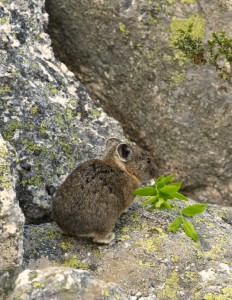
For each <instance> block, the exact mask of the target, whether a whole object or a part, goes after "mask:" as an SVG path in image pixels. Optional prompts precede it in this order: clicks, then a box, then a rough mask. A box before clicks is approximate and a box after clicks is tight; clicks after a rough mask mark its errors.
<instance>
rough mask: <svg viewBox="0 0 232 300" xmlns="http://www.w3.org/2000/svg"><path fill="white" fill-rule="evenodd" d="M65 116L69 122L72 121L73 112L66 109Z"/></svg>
mask: <svg viewBox="0 0 232 300" xmlns="http://www.w3.org/2000/svg"><path fill="white" fill-rule="evenodd" d="M66 114H67V119H68V120H69V121H72V120H73V111H72V109H71V108H67V109H66Z"/></svg>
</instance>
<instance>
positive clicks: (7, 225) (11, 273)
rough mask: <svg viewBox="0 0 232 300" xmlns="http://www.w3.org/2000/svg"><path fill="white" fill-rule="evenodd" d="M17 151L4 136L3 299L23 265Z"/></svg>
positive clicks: (0, 166) (0, 147)
mask: <svg viewBox="0 0 232 300" xmlns="http://www.w3.org/2000/svg"><path fill="white" fill-rule="evenodd" d="M15 161H16V153H15V150H14V149H13V148H12V147H11V146H10V145H9V144H8V143H6V142H5V141H4V140H3V138H2V136H1V134H0V299H3V297H5V294H6V293H7V292H9V291H10V290H11V287H12V284H13V282H14V280H15V276H16V275H17V272H18V270H19V267H20V266H21V264H22V261H23V225H24V216H23V213H22V211H21V209H20V208H19V204H18V199H17V197H16V192H15V185H16V178H17V174H16V173H17V172H16V169H15V166H16V163H15Z"/></svg>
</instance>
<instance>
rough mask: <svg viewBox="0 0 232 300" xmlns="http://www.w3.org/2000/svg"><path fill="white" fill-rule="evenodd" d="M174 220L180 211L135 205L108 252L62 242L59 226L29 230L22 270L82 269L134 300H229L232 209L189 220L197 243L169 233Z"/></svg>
mask: <svg viewBox="0 0 232 300" xmlns="http://www.w3.org/2000/svg"><path fill="white" fill-rule="evenodd" d="M193 203H194V202H193V201H191V200H190V201H189V204H193ZM175 216H177V212H176V211H167V210H160V211H159V210H155V211H148V210H146V209H145V208H144V207H142V206H141V202H135V203H134V204H133V205H132V206H131V207H130V208H129V211H128V213H127V214H124V215H123V216H122V217H121V219H120V220H119V221H118V223H117V226H116V228H115V233H116V239H115V241H114V243H112V244H110V245H107V246H103V245H98V244H94V243H92V242H91V239H88V238H80V237H78V238H77V237H68V236H62V235H61V234H60V232H59V230H58V227H57V226H56V225H55V224H40V225H27V226H26V228H25V239H24V245H25V255H24V264H23V266H24V268H29V269H31V270H37V269H43V268H48V267H51V266H54V265H55V266H57V267H61V266H62V267H69V268H70V267H72V268H76V269H84V270H87V271H89V272H91V273H92V274H93V275H94V276H95V277H96V278H98V279H100V280H103V281H104V282H106V283H107V282H114V283H115V284H117V285H118V286H120V288H121V289H122V291H123V292H124V293H125V294H126V295H128V298H129V299H135V300H136V299H141V297H142V299H148V300H155V299H159V300H175V299H176V300H177V299H178V300H186V299H189V300H200V299H205V300H206V299H231V298H232V284H231V274H232V265H231V261H232V239H231V232H232V222H231V216H232V208H230V207H227V208H222V207H217V206H216V205H209V206H208V208H207V210H206V212H204V213H203V214H202V215H199V216H195V217H193V218H189V220H191V222H192V223H193V224H194V225H195V227H196V230H197V232H198V234H199V237H200V240H199V241H198V242H194V241H193V240H191V239H190V238H189V237H187V236H186V234H185V233H184V231H183V228H181V230H180V231H178V232H177V233H169V232H168V231H167V227H168V225H169V224H170V223H171V222H172V221H173V219H174V217H175ZM106 299H107V298H106Z"/></svg>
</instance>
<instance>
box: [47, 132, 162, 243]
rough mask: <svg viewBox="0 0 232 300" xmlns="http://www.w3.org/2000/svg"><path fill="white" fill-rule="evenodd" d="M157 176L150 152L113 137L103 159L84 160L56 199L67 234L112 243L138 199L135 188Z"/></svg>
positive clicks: (56, 214) (55, 212) (57, 213)
mask: <svg viewBox="0 0 232 300" xmlns="http://www.w3.org/2000/svg"><path fill="white" fill-rule="evenodd" d="M156 176H157V167H156V165H155V163H154V162H153V159H152V157H151V155H150V153H149V152H146V151H143V150H141V149H140V148H139V147H137V146H135V145H132V144H128V143H123V142H121V141H120V140H118V139H116V138H111V139H109V140H108V141H107V143H106V155H105V156H104V157H103V159H92V160H89V161H86V162H84V163H82V164H80V165H79V166H78V167H77V168H76V169H75V170H74V171H73V172H72V173H71V174H70V175H69V176H68V177H67V178H66V180H65V181H64V182H63V183H62V184H61V186H60V187H59V188H58V190H57V193H56V195H55V197H54V199H53V216H54V219H55V221H56V223H57V224H58V226H59V227H60V228H61V231H62V232H63V233H64V234H70V235H76V236H87V237H91V238H93V241H94V242H96V243H103V244H108V243H110V242H111V241H112V240H113V239H114V236H115V235H114V233H113V232H112V230H113V229H114V227H115V223H116V221H117V219H118V218H119V217H120V215H121V214H122V213H123V212H126V211H127V209H128V207H129V205H130V204H131V202H132V201H133V199H134V197H135V196H134V195H133V190H134V189H136V188H138V187H139V185H140V184H141V183H145V182H148V181H149V180H151V179H153V178H154V177H156Z"/></svg>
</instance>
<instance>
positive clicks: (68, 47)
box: [46, 0, 232, 205]
mask: <svg viewBox="0 0 232 300" xmlns="http://www.w3.org/2000/svg"><path fill="white" fill-rule="evenodd" d="M46 9H47V11H48V12H49V14H50V18H49V19H50V23H49V31H50V34H51V37H52V41H53V47H54V50H55V53H56V55H57V56H58V57H59V58H60V59H61V60H62V61H64V62H65V63H66V64H67V65H68V66H69V67H70V68H71V69H72V70H73V71H74V72H75V73H76V74H77V76H79V78H81V80H82V82H83V83H84V84H85V85H86V87H87V89H88V91H89V92H90V95H91V96H92V97H93V98H94V99H95V100H96V101H99V102H100V103H101V105H102V107H104V109H105V110H106V111H107V112H108V113H109V114H111V115H113V116H115V117H116V118H117V119H118V120H120V122H121V123H122V125H123V128H124V130H125V132H127V133H128V134H129V136H130V137H131V138H132V139H134V140H136V141H137V142H138V143H139V144H140V145H142V146H144V145H147V146H148V147H150V148H151V149H152V151H154V152H155V153H156V154H157V156H158V157H159V160H160V171H161V173H171V172H176V173H177V174H179V176H180V177H182V178H183V177H184V178H185V180H184V181H185V187H186V192H187V191H188V193H189V195H191V197H192V198H195V199H196V200H201V201H208V202H212V203H219V204H222V205H232V163H231V162H232V147H231V145H232V135H231V132H232V101H231V97H232V84H231V79H230V80H229V81H223V80H222V79H220V78H219V77H218V72H217V71H216V69H215V68H214V67H213V66H210V65H204V64H202V65H194V64H192V63H191V62H189V61H188V60H185V59H184V58H183V55H181V53H180V52H178V51H176V50H175V49H174V47H173V44H172V42H173V41H174V40H175V39H176V37H177V36H178V34H179V33H178V30H179V29H186V28H187V27H188V25H189V24H191V23H192V24H193V32H194V35H195V37H199V38H200V39H202V38H203V42H204V44H206V43H207V40H208V39H211V38H212V36H211V32H213V31H217V32H221V31H225V32H226V33H227V34H228V36H229V37H230V38H231V37H232V35H231V32H232V21H231V20H232V2H231V0H211V1H208V0H198V1H196V0H157V1H145V0H137V1H131V0H101V1H96V0H80V1H76V0H70V1H68V2H64V1H63V0H47V1H46Z"/></svg>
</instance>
